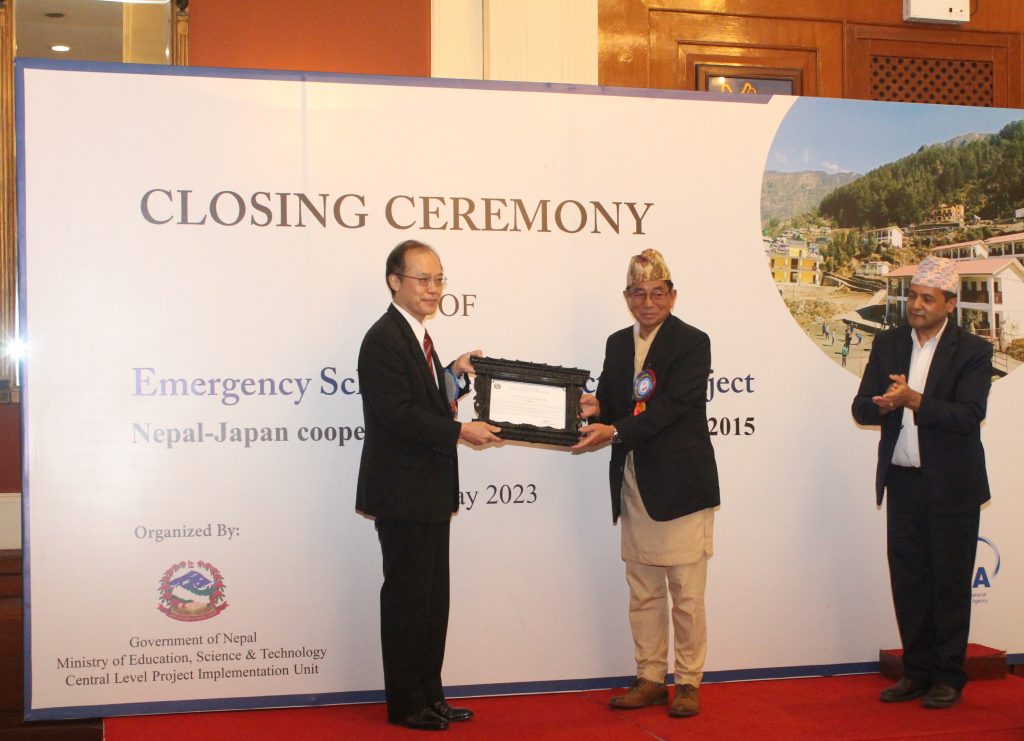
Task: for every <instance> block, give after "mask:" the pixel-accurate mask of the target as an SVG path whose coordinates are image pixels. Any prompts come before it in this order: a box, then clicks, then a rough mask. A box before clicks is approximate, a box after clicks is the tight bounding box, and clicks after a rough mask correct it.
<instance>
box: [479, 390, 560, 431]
mask: <svg viewBox="0 0 1024 741" xmlns="http://www.w3.org/2000/svg"><path fill="white" fill-rule="evenodd" d="M565 393H566V390H565V387H564V386H549V385H547V384H542V383H522V382H520V381H505V380H500V381H498V380H495V381H494V382H492V383H491V414H490V416H491V419H493V420H496V421H501V422H509V423H511V424H517V425H522V424H525V425H535V426H537V427H556V428H559V429H561V428H564V427H565V403H566V396H565Z"/></svg>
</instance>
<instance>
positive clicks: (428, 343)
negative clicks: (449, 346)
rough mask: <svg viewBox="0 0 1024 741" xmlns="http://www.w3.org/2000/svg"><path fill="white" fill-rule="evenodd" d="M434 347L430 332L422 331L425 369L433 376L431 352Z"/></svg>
mask: <svg viewBox="0 0 1024 741" xmlns="http://www.w3.org/2000/svg"><path fill="white" fill-rule="evenodd" d="M433 349H434V341H433V340H431V339H430V333H429V332H424V333H423V354H424V355H426V356H427V370H428V371H430V376H431V378H433V376H434V359H433V357H432V355H431V352H432V351H433Z"/></svg>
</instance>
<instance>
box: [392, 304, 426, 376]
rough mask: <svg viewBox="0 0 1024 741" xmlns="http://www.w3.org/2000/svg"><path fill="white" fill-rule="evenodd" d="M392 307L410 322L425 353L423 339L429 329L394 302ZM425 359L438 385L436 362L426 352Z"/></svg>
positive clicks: (421, 349) (421, 350)
mask: <svg viewBox="0 0 1024 741" xmlns="http://www.w3.org/2000/svg"><path fill="white" fill-rule="evenodd" d="M391 305H392V306H394V307H395V308H396V309H398V313H399V314H401V315H402V316H404V317H405V321H407V322H409V326H410V327H411V328H412V333H413V334H414V335H416V341H417V342H419V343H420V352H423V338H424V337H426V336H427V328H426V327H424V326H423V322H421V321H418V320H417V319H416V317H414V316H413V315H412V314H410V313H409V312H408V311H406V310H405V309H403V308H402V307H401V306H399V305H398V304H396V303H394V302H392V303H391ZM423 357H424V358H426V359H427V360H428V361H430V362H429V363H428V365H429V366H430V375H431V376H433V378H434V383H435V384H436V383H437V373H436V372H435V370H434V361H433V359H431V358H427V354H426V353H425V352H424V353H423Z"/></svg>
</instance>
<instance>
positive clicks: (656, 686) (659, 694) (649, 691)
mask: <svg viewBox="0 0 1024 741" xmlns="http://www.w3.org/2000/svg"><path fill="white" fill-rule="evenodd" d="M667 702H668V687H666V686H665V685H664V684H662V683H661V682H652V681H651V680H649V679H644V678H643V677H637V678H636V679H635V680H633V686H632V687H630V688H629V692H627V693H626V694H624V695H616V696H615V697H613V698H612V699H611V702H610V703H609V704H610V705H611V706H612V707H613V708H618V709H619V710H636V709H637V708H645V707H647V706H648V705H664V704H665V703H667Z"/></svg>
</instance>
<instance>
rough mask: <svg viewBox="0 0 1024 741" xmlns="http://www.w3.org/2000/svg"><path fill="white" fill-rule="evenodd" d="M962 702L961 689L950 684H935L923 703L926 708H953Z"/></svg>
mask: <svg viewBox="0 0 1024 741" xmlns="http://www.w3.org/2000/svg"><path fill="white" fill-rule="evenodd" d="M958 702H960V690H958V689H957V688H956V687H950V686H949V685H948V684H933V685H932V687H931V689H930V690H928V694H926V695H925V696H924V702H922V703H921V705H923V706H924V707H926V708H930V709H932V710H935V709H937V708H951V707H953V706H954V705H956V704H957V703H958Z"/></svg>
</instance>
